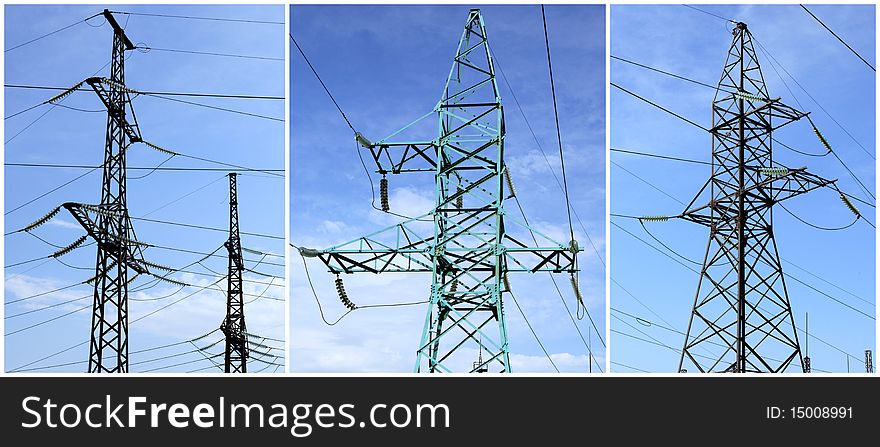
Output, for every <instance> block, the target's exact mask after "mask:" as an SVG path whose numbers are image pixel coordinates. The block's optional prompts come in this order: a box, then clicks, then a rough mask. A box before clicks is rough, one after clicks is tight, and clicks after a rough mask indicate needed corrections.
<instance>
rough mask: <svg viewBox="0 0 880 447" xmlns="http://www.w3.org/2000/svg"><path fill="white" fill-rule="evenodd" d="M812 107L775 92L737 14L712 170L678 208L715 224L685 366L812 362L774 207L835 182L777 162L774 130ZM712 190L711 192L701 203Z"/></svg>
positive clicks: (749, 367) (717, 113)
mask: <svg viewBox="0 0 880 447" xmlns="http://www.w3.org/2000/svg"><path fill="white" fill-rule="evenodd" d="M806 116H807V114H806V113H803V112H800V111H798V110H796V109H794V108H792V107H789V106H787V105H785V104H783V103H781V102H780V100H779V98H776V99H771V97H770V94H769V92H768V91H767V86H766V85H765V83H764V78H763V75H762V74H761V67H760V65H759V63H758V58H757V54H756V53H755V49H754V46H753V41H752V36H751V33H750V32H749V29H748V27H747V26H746V24H744V23H737V24H736V26H735V28H734V30H733V42H732V44H731V46H730V50H729V52H728V55H727V62H726V63H725V66H724V70H723V73H722V76H721V80H720V82H719V83H718V89H717V90H716V94H715V98H714V100H713V103H712V128H711V129H710V132H711V134H712V143H713V147H712V176H711V178H710V179H709V180H708V182H707V183H706V184H705V185H704V186H703V188H702V189H701V190H700V192H699V193H698V194H697V197H696V198H695V199H694V200H693V201H691V203H690V204H689V205H688V206H687V209H686V211H685V212H684V213H682V214H681V215H680V216H677V217H680V218H683V219H686V220H690V221H692V222H696V223H699V224H702V225H705V226H707V227H708V228H709V243H708V246H707V248H706V253H705V257H704V259H703V267H702V270H701V274H700V279H699V282H698V285H697V293H696V296H695V299H694V306H693V311H692V313H691V317H690V322H689V324H688V330H687V335H686V338H685V341H684V347H683V348H682V352H681V359H680V361H679V367H678V370H679V371H682V370H684V369H686V367H687V366H688V365H693V366H694V367H695V368H696V369H697V371H699V372H782V371H785V370H786V369H787V368H788V367H789V366H790V365H791V364H792V363H794V362H798V363H799V364H800V367H801V368H802V369H804V368H805V367H806V365H805V363H804V359H803V356H802V353H801V348H800V343H799V341H798V334H797V328H796V326H795V322H794V316H793V315H792V309H791V301H790V300H789V297H788V291H787V289H786V285H785V278H784V276H783V273H782V264H781V263H780V258H779V252H778V250H777V245H776V238H775V235H774V232H773V212H772V207H773V205H774V204H776V203H778V202H780V201H782V200H786V199H789V198H791V197H794V196H797V195H800V194H803V193H806V192H808V191H811V190H813V189H816V188H820V187H824V186H828V185H831V184H832V183H834V181H832V180H826V179H823V178H821V177H818V176H816V175H814V174H811V173H808V172H807V171H806V168H799V169H789V168H786V167H782V166H781V165H779V164H778V163H774V161H773V151H772V137H771V136H772V132H773V131H774V130H776V129H779V128H780V127H782V126H785V125H787V124H789V123H791V122H793V121H797V120H799V119H801V118H804V117H806ZM704 192H708V193H709V194H710V195H711V200H710V201H709V203H708V204H706V205H702V206H695V202H696V201H697V199H698V198H699V197H700V196H701V195H702V194H703V193H704ZM719 346H721V350H722V352H721V353H717V351H718V347H719ZM707 353H711V354H710V355H708V356H707V355H706V354H707Z"/></svg>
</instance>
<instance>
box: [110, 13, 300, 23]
mask: <svg viewBox="0 0 880 447" xmlns="http://www.w3.org/2000/svg"><path fill="white" fill-rule="evenodd" d="M110 12H112V13H113V14H123V15H131V16H142V17H162V18H168V19H187V20H208V21H214V22H236V23H254V24H264V25H284V22H283V21H281V22H275V21H271V20H254V19H233V18H227V17H205V16H191V15H177V14H154V13H146V12H130V11H110Z"/></svg>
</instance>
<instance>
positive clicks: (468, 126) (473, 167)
mask: <svg viewBox="0 0 880 447" xmlns="http://www.w3.org/2000/svg"><path fill="white" fill-rule="evenodd" d="M430 117H436V118H437V120H438V127H439V132H438V135H437V138H436V139H433V140H430V141H396V140H395V137H397V136H398V135H400V134H401V133H402V132H404V131H406V130H408V129H412V127H413V126H414V125H415V124H416V123H419V122H422V120H425V119H428V118H430ZM504 135H505V129H504V113H503V109H502V105H501V97H500V94H499V91H498V84H497V82H496V78H495V67H494V63H493V59H492V55H491V52H490V50H489V42H488V39H487V35H486V28H485V25H484V22H483V18H482V15H481V13H480V10H478V9H472V10H470V12H469V13H468V18H467V21H466V23H465V27H464V32H463V33H462V36H461V39H460V41H459V45H458V50H457V52H456V55H455V58H454V60H453V63H452V68H451V70H450V72H449V76H448V78H447V80H446V85H445V88H444V90H443V96H442V99H441V100H440V102H438V103H437V105H436V106H435V107H434V110H433V111H431V112H429V113H428V114H426V115H424V116H423V117H421V118H419V119H418V120H416V121H415V122H413V123H411V124H410V125H408V126H406V127H405V128H403V129H401V130H399V131H397V132H395V133H393V134H391V135H390V136H389V137H387V138H384V139H382V140H379V141H378V142H375V143H372V142H370V141H369V140H367V138H365V137H364V136H362V135H360V134H358V135H357V140H358V142H359V144H360V145H361V146H363V148H364V149H367V150H369V152H370V154H371V155H372V159H373V161H375V163H376V166H377V168H378V169H377V173H379V174H381V175H382V176H383V180H384V179H385V176H386V175H387V174H392V175H394V174H402V173H409V172H431V173H434V176H435V185H436V189H435V198H436V201H435V206H434V208H433V210H431V211H430V212H429V213H427V214H425V215H423V216H418V217H415V218H412V219H408V220H405V221H404V222H401V223H399V224H397V225H394V226H392V227H390V228H386V229H384V230H381V231H378V232H375V233H373V234H370V235H367V236H364V237H361V238H358V239H355V240H353V241H350V242H347V243H344V244H341V245H337V246H335V247H331V248H328V249H326V250H320V251H311V255H312V256H318V257H319V258H320V259H321V260H322V261H323V262H324V263H325V264H326V265H327V266H328V268H329V269H330V271H331V272H333V273H336V274H337V275H339V274H340V273H355V272H369V273H383V272H424V273H430V274H431V275H432V283H431V295H430V296H431V298H430V307H429V309H428V312H427V316H426V318H425V324H424V329H423V332H422V337H421V340H420V341H419V344H418V348H417V350H416V352H417V356H416V364H415V368H414V370H415V371H416V372H451V371H453V370H464V371H470V372H483V371H486V370H488V371H491V372H510V370H511V367H510V359H509V347H508V339H507V328H506V322H505V316H504V315H505V313H504V305H503V299H502V297H503V293H504V292H505V291H507V290H508V287H509V286H507V285H506V284H507V283H508V282H507V280H506V276H507V273H508V272H532V273H534V272H538V271H551V272H568V273H572V274H573V273H574V272H576V271H577V262H576V255H577V252H578V251H580V249H579V248H578V247H577V243H576V242H575V241H572V242H571V243H570V244H569V245H568V246H565V245H562V244H559V243H557V242H555V241H553V240H552V239H551V238H549V237H547V236H546V235H544V234H541V233H540V232H538V231H535V230H532V231H534V232H535V235H536V237H537V238H538V239H539V240H540V241H541V242H539V243H540V244H541V245H544V246H542V247H530V246H528V244H526V243H524V242H522V241H520V240H518V239H516V238H514V237H513V236H511V235H510V234H509V233H508V231H507V226H506V225H508V224H511V223H512V224H514V225H517V226H520V227H521V228H522V229H529V227H528V226H527V225H526V224H525V223H523V222H519V221H517V220H515V219H513V218H511V217H510V216H507V215H506V214H505V209H504V200H505V199H506V198H509V196H507V195H505V194H509V193H510V191H507V192H505V181H504V179H503V176H504V175H505V174H506V170H507V167H506V166H505V164H504ZM383 183H384V182H383ZM385 185H387V183H385ZM383 192H384V194H383V202H385V201H386V200H385V197H387V190H385V191H383ZM383 207H384V203H383ZM425 221H430V222H432V224H428V223H427V222H425ZM306 251H307V252H308V251H309V250H306ZM478 353H479V355H480V356H479V357H478ZM477 358H479V359H480V360H481V361H478V362H474V360H475V359H477Z"/></svg>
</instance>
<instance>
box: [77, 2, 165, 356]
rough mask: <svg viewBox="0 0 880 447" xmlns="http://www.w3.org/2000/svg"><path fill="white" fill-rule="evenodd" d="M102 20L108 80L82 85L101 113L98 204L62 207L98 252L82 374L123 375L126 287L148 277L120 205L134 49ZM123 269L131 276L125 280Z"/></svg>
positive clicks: (134, 131)
mask: <svg viewBox="0 0 880 447" xmlns="http://www.w3.org/2000/svg"><path fill="white" fill-rule="evenodd" d="M104 17H105V18H106V19H107V22H108V23H109V24H110V25H111V27H112V29H113V52H112V55H111V57H112V61H111V64H110V78H109V79H108V78H89V79H87V80H86V81H85V83H87V84H88V85H89V86H90V87H92V89H93V90H94V91H95V93H96V94H97V95H98V97H99V98H100V99H101V102H102V103H103V104H104V106H105V107H106V108H107V133H106V140H105V144H104V165H103V172H104V175H103V182H102V187H101V203H100V204H99V205H87V204H81V203H65V204H64V207H65V208H66V209H67V210H68V211H69V212H70V213H71V214H72V215H73V217H74V218H75V219H76V220H77V222H79V223H80V225H82V226H83V228H85V230H86V232H87V233H88V234H89V236H90V237H91V238H92V239H94V240H95V242H96V245H97V247H98V249H97V260H96V262H95V277H94V278H93V281H94V290H95V294H94V302H93V311H92V324H91V340H90V343H89V367H88V372H90V373H105V372H107V373H124V372H128V284H129V282H131V280H132V279H134V276H137V275H138V274H142V273H148V268H147V264H146V263H145V262H144V261H143V253H142V250H141V245H140V244H138V242H137V238H136V236H135V233H134V229H133V227H132V224H131V219H130V218H129V215H128V205H127V201H126V170H125V168H126V164H125V153H126V150H127V149H128V148H129V146H130V145H131V144H134V143H137V142H140V141H142V139H141V134H140V129H139V128H138V125H137V119H136V117H135V115H134V110H133V109H132V108H131V97H130V95H129V90H128V89H127V88H126V87H125V52H126V51H131V50H133V49H134V48H135V46H134V44H133V43H132V42H131V40H129V38H128V37H127V36H126V35H125V31H124V30H123V29H122V27H121V26H119V24H118V23H117V22H116V19H114V18H113V14H111V13H110V11H108V10H106V9H105V10H104ZM79 85H82V84H79ZM79 85H77V86H75V87H74V88H73V89H70V90H68V92H72V91H73V90H75V89H77V88H79ZM129 113H130V117H131V121H129V120H128V116H129ZM92 215H94V217H92ZM129 269H131V270H133V271H134V272H135V275H134V276H132V277H131V278H129V276H128V271H129Z"/></svg>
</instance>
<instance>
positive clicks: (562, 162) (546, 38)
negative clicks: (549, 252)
mask: <svg viewBox="0 0 880 447" xmlns="http://www.w3.org/2000/svg"><path fill="white" fill-rule="evenodd" d="M541 20H542V22H543V24H544V47H545V48H546V49H547V69H548V72H549V73H550V92H551V94H552V96H553V116H554V118H555V119H556V142H557V143H559V163H560V165H561V168H562V187H563V191H564V192H565V212H566V213H567V214H568V229H569V232H570V233H571V240H572V241H574V226H573V225H572V223H571V201H570V200H569V196H568V179H567V177H566V175H565V156H564V155H563V153H562V134H561V132H560V130H559V110H558V109H557V107H556V84H555V83H554V82H553V63H552V62H551V60H550V37H549V35H548V33H547V16H546V15H545V14H544V5H541Z"/></svg>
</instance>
